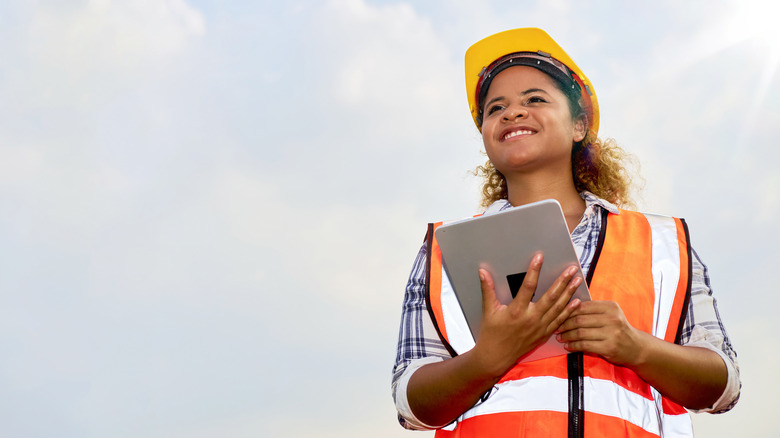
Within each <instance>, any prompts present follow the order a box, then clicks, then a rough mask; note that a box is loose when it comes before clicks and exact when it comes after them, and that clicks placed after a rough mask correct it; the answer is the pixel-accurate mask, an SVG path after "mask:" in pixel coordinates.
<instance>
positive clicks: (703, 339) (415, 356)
mask: <svg viewBox="0 0 780 438" xmlns="http://www.w3.org/2000/svg"><path fill="white" fill-rule="evenodd" d="M580 195H581V196H582V198H583V199H584V200H585V203H586V208H585V214H584V215H583V217H582V219H581V221H580V223H579V224H578V225H577V227H576V228H575V229H574V231H573V232H572V234H571V239H572V241H573V242H574V247H575V249H576V251H577V255H578V257H579V260H580V265H581V266H582V271H583V274H584V275H586V276H587V273H588V271H589V270H590V265H591V262H592V261H593V254H594V252H595V250H596V246H597V244H598V237H599V231H600V230H601V221H602V220H601V210H602V209H606V210H608V211H609V212H610V213H618V210H617V208H616V207H615V206H614V205H612V204H611V203H609V202H607V201H605V200H603V199H600V198H598V197H596V196H595V195H593V194H592V193H589V192H583V193H581V194H580ZM507 208H511V204H509V202H508V201H506V200H500V201H497V202H496V203H494V204H493V205H491V206H490V207H489V208H488V210H487V211H486V213H488V214H489V213H492V212H498V211H502V210H505V209H507ZM427 250H428V249H427V247H426V245H425V244H423V246H422V248H420V252H419V253H418V254H417V258H416V259H415V261H414V266H413V267H412V272H411V274H410V276H409V281H408V283H407V285H406V295H405V296H404V301H403V309H402V310H403V312H402V314H401V329H400V333H399V335H398V352H397V356H396V359H395V366H394V367H393V380H392V392H393V400H395V401H396V406H399V403H398V400H399V397H404V400H405V397H406V395H405V394H397V393H396V392H397V391H396V389H397V386H398V381H399V379H400V378H401V376H402V375H403V374H404V371H405V370H406V369H407V367H408V366H409V364H410V363H412V362H413V361H416V360H421V359H425V358H431V357H434V358H441V359H448V358H450V357H451V356H450V354H449V352H447V349H446V348H445V347H444V345H443V344H442V341H441V340H440V339H439V336H438V334H437V333H436V329H435V328H434V325H433V321H432V320H431V317H430V314H429V313H428V310H427V308H426V305H425V262H426V256H427ZM692 255H693V257H692V278H691V298H690V302H689V305H688V314H687V315H686V317H685V323H684V325H683V330H682V336H681V338H680V343H681V344H682V345H695V346H697V347H704V348H708V349H710V350H713V351H715V352H716V353H718V354H719V355H720V356H721V357H722V358H723V360H724V362H726V365H727V368H728V374H729V382H728V383H727V385H726V389H725V390H724V393H723V395H722V396H721V399H720V400H718V402H716V403H715V404H714V405H713V406H712V407H711V408H710V409H704V410H701V411H696V412H713V413H721V412H726V411H728V410H730V409H731V408H732V407H733V406H734V405H735V404H736V403H737V400H738V399H739V390H740V388H741V383H740V381H739V366H738V364H737V354H736V352H735V351H734V349H733V348H732V346H731V342H729V338H728V335H727V334H726V329H725V328H724V327H723V323H722V322H721V319H720V315H719V314H718V308H717V304H716V302H715V298H714V297H713V296H712V291H711V289H710V279H709V275H708V273H707V267H706V266H705V265H704V263H702V261H701V259H700V258H699V256H698V254H696V251H692ZM427 360H428V361H430V359H427ZM403 404H404V405H405V404H406V403H405V402H404V403H403ZM402 414H404V415H406V416H409V413H408V412H406V413H404V412H403V410H402V409H400V408H399V415H398V420H399V422H400V423H401V425H402V426H404V427H405V428H408V429H418V428H424V427H421V426H419V425H416V424H413V423H415V420H414V419H413V418H410V419H408V418H404V415H402ZM407 420H410V421H411V422H410V421H407Z"/></svg>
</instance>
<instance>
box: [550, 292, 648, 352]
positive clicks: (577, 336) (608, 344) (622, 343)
mask: <svg viewBox="0 0 780 438" xmlns="http://www.w3.org/2000/svg"><path fill="white" fill-rule="evenodd" d="M557 333H558V335H557V339H558V341H559V342H565V343H566V349H567V350H568V351H582V352H585V353H591V354H597V355H599V356H601V357H603V358H604V359H606V360H608V361H610V362H612V363H614V364H617V365H625V366H631V365H635V364H637V363H638V362H639V361H641V357H642V356H641V355H642V353H643V352H644V351H645V348H644V344H643V343H644V342H645V341H647V338H646V336H648V335H647V334H646V333H644V332H641V331H640V330H637V329H635V328H634V327H632V326H631V324H629V322H628V320H626V316H625V314H623V310H622V309H621V308H620V305H618V303H616V302H614V301H587V302H584V303H581V304H580V305H579V306H578V308H577V309H576V310H575V311H574V312H573V313H572V314H571V315H570V316H569V318H568V319H567V320H566V322H564V323H563V324H561V326H560V327H559V328H558V330H557Z"/></svg>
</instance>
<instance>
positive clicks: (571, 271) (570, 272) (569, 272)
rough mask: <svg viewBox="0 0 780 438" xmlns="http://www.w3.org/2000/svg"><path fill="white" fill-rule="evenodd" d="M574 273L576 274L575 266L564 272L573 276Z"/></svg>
mask: <svg viewBox="0 0 780 438" xmlns="http://www.w3.org/2000/svg"><path fill="white" fill-rule="evenodd" d="M575 272H577V267H576V266H569V269H567V270H566V273H567V274H569V275H574V273H575Z"/></svg>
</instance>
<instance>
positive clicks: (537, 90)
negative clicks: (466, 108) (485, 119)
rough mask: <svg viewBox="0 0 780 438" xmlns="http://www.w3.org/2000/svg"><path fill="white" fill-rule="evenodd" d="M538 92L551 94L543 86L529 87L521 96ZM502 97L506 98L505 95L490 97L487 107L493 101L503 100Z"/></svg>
mask: <svg viewBox="0 0 780 438" xmlns="http://www.w3.org/2000/svg"><path fill="white" fill-rule="evenodd" d="M537 92H542V93H544V94H547V95H549V94H550V93H548V92H547V91H546V90H543V89H541V88H529V89H527V90H525V91H523V92H522V93H520V95H521V96H526V95H529V94H531V93H537ZM501 99H504V96H496V97H494V98H492V99H490V101H489V102H488V103H486V104H485V108H487V107H488V106H490V105H491V104H492V103H493V102H496V101H498V100H501Z"/></svg>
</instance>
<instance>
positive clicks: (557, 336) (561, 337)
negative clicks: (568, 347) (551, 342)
mask: <svg viewBox="0 0 780 438" xmlns="http://www.w3.org/2000/svg"><path fill="white" fill-rule="evenodd" d="M555 340H557V341H558V342H561V340H563V336H561V335H560V334H557V335H555Z"/></svg>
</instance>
